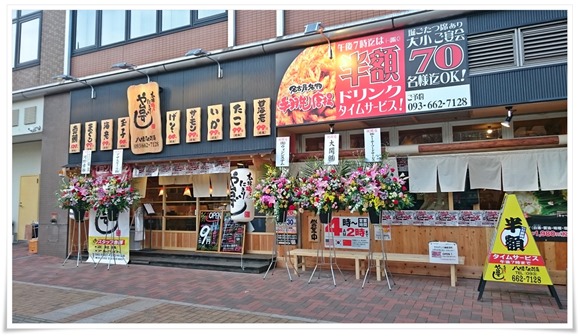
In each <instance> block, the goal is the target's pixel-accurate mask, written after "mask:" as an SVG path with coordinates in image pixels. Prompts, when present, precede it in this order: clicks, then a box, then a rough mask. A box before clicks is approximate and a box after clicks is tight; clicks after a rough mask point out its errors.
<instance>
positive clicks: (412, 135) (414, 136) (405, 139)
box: [399, 127, 443, 145]
mask: <svg viewBox="0 0 580 336" xmlns="http://www.w3.org/2000/svg"><path fill="white" fill-rule="evenodd" d="M437 142H443V132H442V130H441V127H435V128H423V129H412V130H400V131H399V144H400V145H416V144H424V143H437Z"/></svg>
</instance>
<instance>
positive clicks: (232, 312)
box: [7, 242, 572, 329]
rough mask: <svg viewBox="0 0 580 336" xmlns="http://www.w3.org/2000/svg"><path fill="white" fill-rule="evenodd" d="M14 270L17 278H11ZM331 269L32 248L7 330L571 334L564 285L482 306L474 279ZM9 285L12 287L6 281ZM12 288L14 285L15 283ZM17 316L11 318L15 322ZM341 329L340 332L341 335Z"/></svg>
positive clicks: (514, 292) (487, 294)
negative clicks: (257, 268) (248, 267)
mask: <svg viewBox="0 0 580 336" xmlns="http://www.w3.org/2000/svg"><path fill="white" fill-rule="evenodd" d="M290 269H291V268H290ZM10 271H11V272H12V274H10ZM343 273H344V277H343V276H342V275H341V274H340V273H339V272H337V271H336V270H335V276H336V286H334V285H333V281H332V278H331V273H330V271H329V270H322V271H320V272H317V274H316V275H315V276H314V277H313V278H312V281H311V282H310V283H308V280H309V278H310V275H311V271H307V272H306V273H301V275H300V277H297V276H295V275H293V276H292V279H293V280H292V281H290V279H289V277H288V273H287V272H286V268H277V269H275V271H274V272H270V273H268V275H267V277H266V279H264V278H263V276H264V274H246V273H232V272H217V271H206V270H194V269H184V268H167V267H156V266H146V265H137V264H129V266H123V265H111V266H110V269H107V265H106V264H100V265H97V267H95V266H94V265H93V264H91V263H86V262H82V263H80V264H79V266H78V267H77V261H76V256H75V258H74V259H72V260H70V259H69V260H68V261H67V262H66V263H65V264H64V265H63V259H61V258H56V257H50V256H41V255H37V254H30V253H29V252H28V247H27V243H25V242H20V243H18V244H13V248H12V268H11V269H10V265H9V267H8V279H7V282H8V285H9V287H8V291H10V285H11V287H12V288H11V291H12V292H11V296H8V298H9V299H10V298H12V300H11V301H8V318H7V320H8V325H7V327H8V329H19V328H29V327H33V328H34V327H36V326H38V325H42V327H43V328H51V327H58V325H59V324H62V323H66V324H67V326H70V324H78V325H76V327H78V328H83V326H87V325H95V324H96V325H97V326H98V325H103V324H104V323H115V324H116V325H117V326H118V327H120V328H123V327H128V326H135V325H140V326H142V324H144V323H154V324H165V323H171V324H183V325H184V326H186V327H190V328H193V327H195V326H202V325H206V324H218V325H221V326H226V325H230V324H238V323H239V324H245V325H247V324H261V325H270V324H278V326H280V324H291V325H288V326H285V328H293V327H299V328H301V327H304V328H308V326H313V325H314V324H317V326H320V325H318V324H325V326H329V327H332V328H336V327H337V325H329V324H336V323H341V326H342V324H344V326H345V327H346V324H353V323H357V324H358V323H364V324H367V326H371V327H376V328H390V327H395V328H401V327H409V326H411V327H413V326H419V324H423V323H429V324H431V325H432V326H433V327H461V328H464V327H469V326H471V327H475V326H476V327H478V328H487V327H497V324H501V325H502V326H509V327H516V328H518V327H523V328H526V329H530V328H533V329H571V328H572V317H571V316H572V314H571V312H570V311H569V309H570V310H571V308H568V295H567V294H568V293H567V286H555V288H556V291H557V292H558V295H559V297H560V300H561V302H562V304H563V306H564V309H559V308H558V306H557V304H556V301H555V300H554V299H553V298H552V297H551V295H550V293H549V291H548V288H547V287H546V286H534V285H519V286H517V285H513V284H500V283H495V282H488V283H487V285H486V288H485V291H484V294H483V298H482V300H481V301H478V300H477V296H478V291H477V286H478V280H476V279H459V281H458V283H457V287H450V286H449V278H447V277H428V276H410V275H399V274H395V275H394V277H393V278H394V280H395V285H394V286H393V288H392V290H389V288H388V286H387V283H386V281H384V280H383V281H382V282H377V281H376V280H375V279H374V273H372V274H371V275H370V276H369V277H370V278H372V279H371V282H370V283H367V284H366V285H365V286H364V288H361V285H362V282H361V281H362V280H356V279H355V278H354V273H353V272H351V271H344V272H343ZM10 277H11V278H10ZM10 280H12V281H10ZM10 310H11V313H10ZM341 328H342V327H341Z"/></svg>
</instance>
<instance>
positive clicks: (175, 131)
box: [165, 110, 181, 145]
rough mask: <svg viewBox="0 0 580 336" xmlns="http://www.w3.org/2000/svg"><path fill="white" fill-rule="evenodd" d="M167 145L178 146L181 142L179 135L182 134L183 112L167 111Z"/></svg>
mask: <svg viewBox="0 0 580 336" xmlns="http://www.w3.org/2000/svg"><path fill="white" fill-rule="evenodd" d="M165 116H166V117H167V118H166V121H165V143H166V144H168V145H178V144H179V142H180V137H179V133H180V132H181V123H180V120H181V119H180V118H181V111H179V110H175V111H167V112H166V113H165Z"/></svg>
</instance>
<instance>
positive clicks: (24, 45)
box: [12, 10, 42, 68]
mask: <svg viewBox="0 0 580 336" xmlns="http://www.w3.org/2000/svg"><path fill="white" fill-rule="evenodd" d="M41 18H42V11H39V10H14V11H12V67H14V68H17V67H23V66H29V65H37V64H39V63H40V27H41Z"/></svg>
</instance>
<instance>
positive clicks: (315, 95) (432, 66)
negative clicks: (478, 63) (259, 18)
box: [276, 18, 471, 126]
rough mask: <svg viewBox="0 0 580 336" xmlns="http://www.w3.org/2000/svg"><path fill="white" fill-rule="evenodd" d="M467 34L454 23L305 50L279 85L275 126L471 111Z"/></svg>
mask: <svg viewBox="0 0 580 336" xmlns="http://www.w3.org/2000/svg"><path fill="white" fill-rule="evenodd" d="M467 33H468V31H467V19H466V18H454V19H449V20H446V21H440V22H433V23H428V24H422V25H419V26H417V27H413V28H409V29H401V30H395V31H389V32H385V33H379V34H375V35H366V36H363V37H358V38H354V39H347V40H342V41H339V42H334V43H331V44H330V45H326V44H321V45H318V46H314V47H308V48H305V49H304V50H303V51H302V52H301V53H300V54H298V56H296V58H295V59H294V60H293V61H292V63H291V64H290V65H289V66H288V67H287V69H286V72H285V73H284V76H283V77H282V80H281V82H280V87H279V88H278V95H277V99H276V125H277V126H291V125H303V124H307V123H322V122H327V123H328V122H332V121H340V120H351V119H367V118H379V117H384V116H391V115H399V114H405V113H410V112H431V111H438V110H443V109H445V110H447V109H460V108H467V107H470V106H471V99H470V97H471V92H470V82H469V74H468V55H467V50H468V49H467ZM328 48H332V50H333V52H334V57H333V58H330V57H329V52H328ZM280 62H282V61H280Z"/></svg>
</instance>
